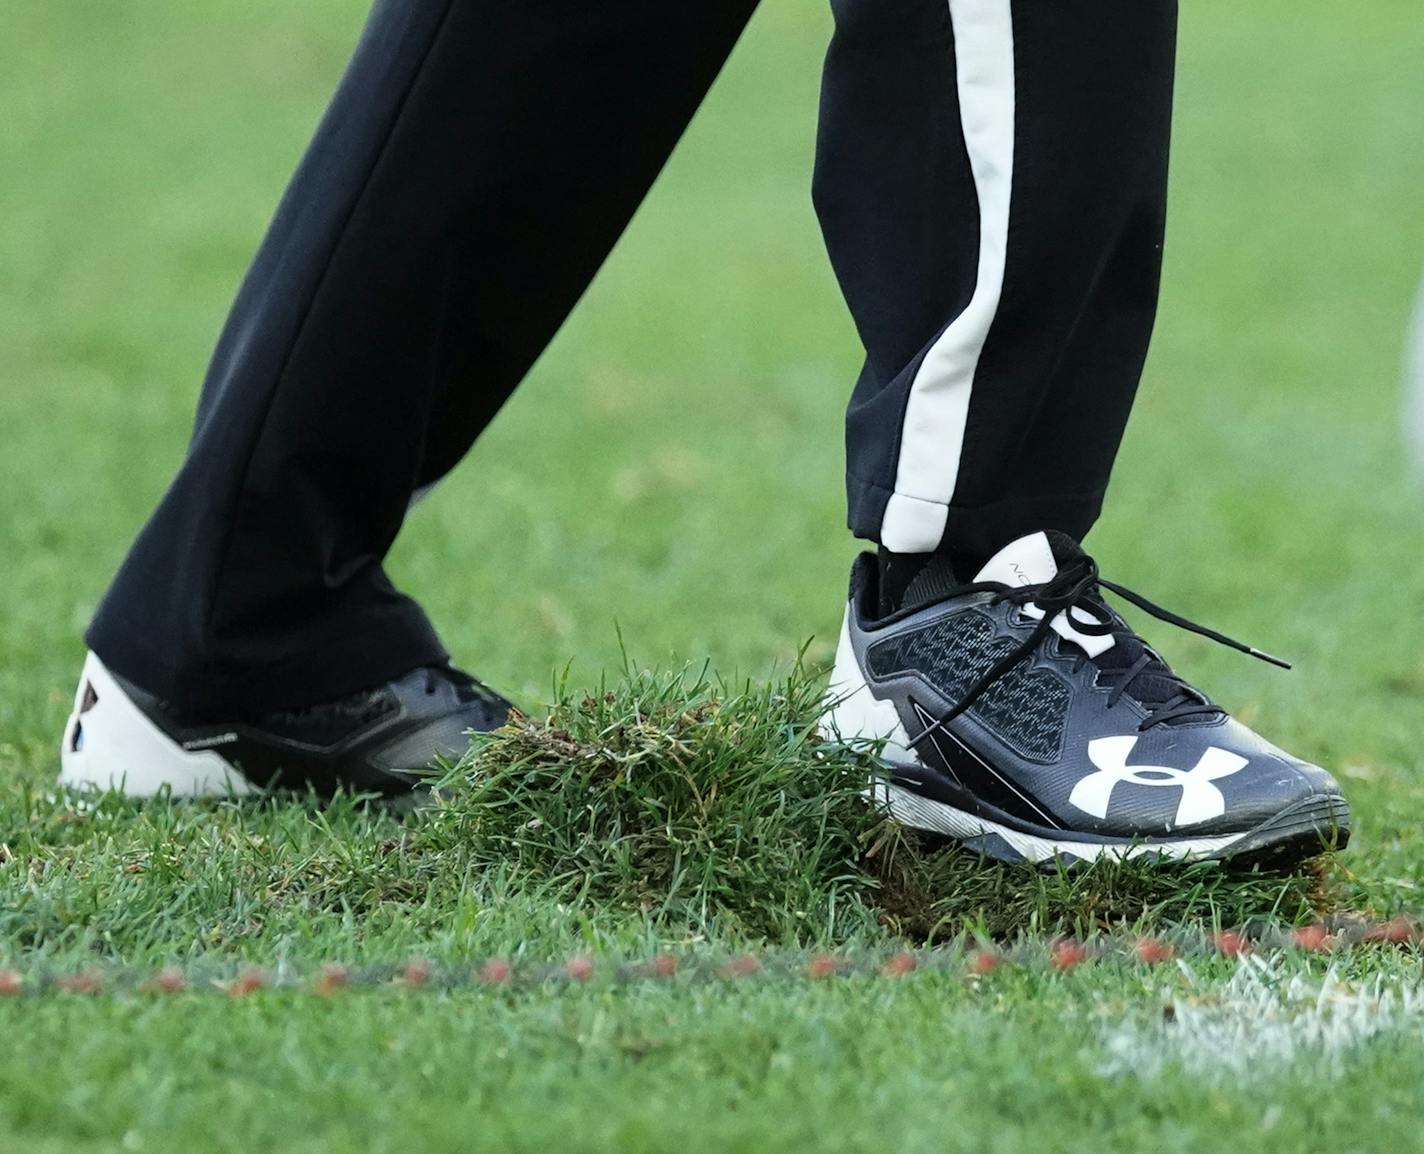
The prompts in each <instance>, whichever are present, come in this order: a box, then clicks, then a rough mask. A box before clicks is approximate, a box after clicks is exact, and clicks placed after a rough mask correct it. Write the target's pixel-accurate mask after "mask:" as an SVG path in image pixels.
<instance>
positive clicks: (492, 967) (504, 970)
mask: <svg viewBox="0 0 1424 1154" xmlns="http://www.w3.org/2000/svg"><path fill="white" fill-rule="evenodd" d="M511 973H513V971H512V970H511V969H510V966H509V963H508V962H506V961H505V960H504V959H503V958H490V960H489V961H487V962H486V963H485V964H484V965H483V966H481V967H480V971H479V974H478V975H477V976H478V978H479V980H480V981H482V982H488V983H490V985H493V986H498V985H500V984H501V983H503V982H507V981H509V978H510V975H511Z"/></svg>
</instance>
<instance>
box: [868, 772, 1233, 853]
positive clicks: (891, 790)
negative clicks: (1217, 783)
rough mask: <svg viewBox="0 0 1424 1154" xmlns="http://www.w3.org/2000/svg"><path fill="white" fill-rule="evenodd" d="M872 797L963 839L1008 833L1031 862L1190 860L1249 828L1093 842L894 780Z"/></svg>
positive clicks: (913, 822) (917, 824)
mask: <svg viewBox="0 0 1424 1154" xmlns="http://www.w3.org/2000/svg"><path fill="white" fill-rule="evenodd" d="M870 793H871V796H872V800H873V801H874V803H875V804H876V805H877V806H879V807H880V808H881V809H883V810H884V811H885V812H886V813H887V814H889V815H890V816H891V817H893V818H894V819H895V820H896V821H898V822H899V823H900V824H901V825H906V826H910V827H912V828H914V829H922V830H927V831H928V832H930V833H936V834H941V835H942V836H944V837H951V838H955V839H958V840H961V841H962V840H965V839H968V838H976V837H982V836H984V835H985V834H993V835H994V836H995V837H999V838H1002V839H1003V840H1004V842H1006V843H1007V844H1008V845H1009V846H1010V847H1011V848H1012V849H1013V851H1014V852H1015V853H1017V854H1018V855H1019V856H1020V857H1022V858H1023V859H1024V860H1025V861H1028V862H1034V863H1038V862H1046V861H1052V860H1053V859H1054V858H1058V857H1063V856H1066V855H1071V856H1072V857H1075V858H1079V859H1081V860H1084V861H1097V860H1099V859H1101V858H1111V859H1113V860H1116V861H1125V860H1127V859H1128V858H1135V857H1148V856H1151V857H1166V858H1171V859H1173V860H1174V861H1188V860H1192V859H1195V858H1205V857H1211V856H1213V855H1214V854H1218V853H1220V852H1221V851H1222V850H1224V849H1226V848H1227V847H1228V846H1230V845H1231V844H1233V843H1234V842H1237V841H1240V840H1241V839H1242V838H1243V837H1245V836H1246V835H1245V834H1244V833H1236V834H1228V835H1227V836H1225V837H1198V838H1183V839H1180V840H1176V841H1152V842H1144V841H1134V842H1093V841H1070V840H1066V839H1063V840H1060V839H1057V838H1046V837H1038V836H1037V835H1035V834H1031V833H1024V832H1022V831H1021V830H1016V829H1013V828H1011V827H1009V826H1006V825H1000V824H999V823H998V822H996V821H990V820H988V819H987V818H983V817H976V816H975V815H974V814H971V813H965V812H964V811H963V810H960V809H955V808H954V807H953V806H951V805H946V804H945V803H944V802H942V801H935V800H933V799H932V798H928V797H921V796H920V795H919V794H917V793H913V792H911V791H910V790H908V789H905V788H904V787H903V786H899V785H896V784H895V783H894V782H892V781H886V780H883V779H881V780H878V781H877V782H876V783H875V784H874V785H873V786H872V787H871V789H870Z"/></svg>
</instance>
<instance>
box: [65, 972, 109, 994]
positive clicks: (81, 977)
mask: <svg viewBox="0 0 1424 1154" xmlns="http://www.w3.org/2000/svg"><path fill="white" fill-rule="evenodd" d="M54 985H55V988H56V989H59V990H63V991H64V992H65V993H67V994H97V993H98V992H99V991H100V990H102V989H103V988H104V982H103V979H102V978H100V977H99V975H98V974H67V975H65V976H64V977H62V978H56V979H55V981H54Z"/></svg>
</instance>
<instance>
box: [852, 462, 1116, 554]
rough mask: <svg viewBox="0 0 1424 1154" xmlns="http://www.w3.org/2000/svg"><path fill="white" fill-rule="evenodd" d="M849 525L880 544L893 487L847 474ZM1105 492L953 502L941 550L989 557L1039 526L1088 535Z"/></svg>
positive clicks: (859, 534) (949, 509)
mask: <svg viewBox="0 0 1424 1154" xmlns="http://www.w3.org/2000/svg"><path fill="white" fill-rule="evenodd" d="M846 490H847V495H848V497H849V505H850V515H849V518H848V524H849V527H850V530H851V532H852V533H854V534H855V535H856V536H857V537H860V538H863V539H865V540H867V541H874V542H877V543H879V542H881V541H882V533H883V530H884V526H885V514H886V509H887V506H889V504H890V499H891V497H893V496H894V491H893V490H892V489H890V488H888V487H886V486H884V485H878V484H876V483H875V482H873V481H867V480H865V479H864V478H861V477H857V476H854V475H853V474H851V475H848V476H847V478H846ZM1103 494H1104V490H1101V489H1099V490H1094V491H1092V492H1087V493H1053V494H1045V495H1040V496H1034V497H1028V496H1024V497H1018V496H1015V497H1007V498H1005V499H1003V500H1001V501H993V502H990V503H988V504H985V505H974V506H962V505H950V506H949V507H948V508H947V509H946V516H945V523H944V533H943V535H942V537H941V538H940V541H939V548H942V549H944V548H948V549H955V550H958V551H962V552H964V553H967V554H969V555H971V556H990V555H992V554H994V553H997V552H998V551H999V550H1000V549H1002V548H1003V547H1004V546H1005V545H1007V544H1008V543H1009V542H1010V541H1014V540H1017V539H1018V538H1019V537H1022V536H1024V535H1026V534H1028V533H1035V532H1038V531H1039V530H1041V529H1059V530H1062V531H1063V532H1065V533H1068V534H1070V535H1071V536H1073V537H1075V538H1078V539H1081V538H1083V537H1085V536H1086V535H1087V533H1088V530H1089V529H1091V528H1092V526H1093V523H1094V522H1095V521H1096V520H1097V519H1098V514H1099V513H1101V512H1102V507H1103Z"/></svg>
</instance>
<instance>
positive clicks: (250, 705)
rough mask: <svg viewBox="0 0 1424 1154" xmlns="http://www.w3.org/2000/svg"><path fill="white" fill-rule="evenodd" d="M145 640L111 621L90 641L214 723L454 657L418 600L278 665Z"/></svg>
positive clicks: (333, 694)
mask: <svg viewBox="0 0 1424 1154" xmlns="http://www.w3.org/2000/svg"><path fill="white" fill-rule="evenodd" d="M141 638H142V633H141V632H140V631H135V630H133V629H123V630H120V629H119V628H118V627H116V625H115V623H114V621H113V619H112V616H110V615H106V616H105V617H104V618H103V619H102V620H98V621H96V622H95V623H94V624H93V625H92V626H90V629H89V632H88V634H87V636H86V641H87V642H88V645H89V647H90V648H91V649H92V650H93V651H94V652H95V653H97V654H98V655H99V658H100V660H102V661H103V662H104V664H105V665H106V666H108V667H109V668H110V669H112V670H113V671H114V672H116V673H118V674H119V675H120V676H121V677H124V678H125V679H127V680H129V681H132V682H133V683H134V684H135V685H138V686H141V687H142V688H144V689H146V690H148V691H149V692H150V693H154V694H156V695H157V696H158V697H160V698H161V699H163V700H164V701H165V702H166V703H168V704H169V705H170V706H172V708H173V710H174V711H175V713H177V714H178V715H180V716H183V717H185V718H195V719H197V718H201V719H204V720H214V721H236V720H241V719H244V718H249V719H250V718H257V717H261V716H262V715H264V714H268V713H274V712H277V711H280V710H287V709H304V708H307V707H309V706H313V705H321V704H325V703H327V702H330V701H336V700H339V699H340V698H343V697H348V696H350V695H351V694H353V693H359V692H361V691H362V690H366V689H373V688H375V687H377V686H379V685H384V684H385V683H386V682H388V681H392V680H394V679H395V678H397V677H400V676H403V675H404V674H406V673H409V672H410V671H411V670H412V669H418V668H420V667H421V666H425V665H443V664H445V663H446V662H448V661H449V659H450V655H449V653H448V652H447V651H446V649H445V647H444V646H443V645H442V644H441V642H440V639H439V637H438V636H437V635H436V633H435V630H434V628H433V627H432V626H431V624H430V622H429V620H428V619H427V618H426V616H425V614H424V612H423V611H422V610H421V609H420V607H419V606H418V605H416V604H415V603H414V602H409V603H407V604H404V605H401V606H398V607H395V608H394V609H393V610H392V609H388V610H386V611H385V612H383V613H382V614H380V615H379V616H378V617H375V618H374V619H368V620H367V621H365V622H357V623H355V624H354V626H351V627H350V628H349V629H347V630H346V631H345V632H343V634H342V635H341V636H339V637H336V638H327V639H315V640H314V641H313V643H312V644H311V645H310V646H308V647H304V648H303V649H302V650H301V651H300V652H297V653H293V654H290V655H285V656H283V657H281V658H278V659H276V660H270V661H260V660H254V661H253V662H251V663H246V662H239V661H235V660H232V659H224V660H222V661H220V662H212V663H207V664H203V663H197V664H187V663H183V662H182V661H181V660H180V659H179V658H178V657H177V656H176V655H175V654H173V653H160V652H156V651H154V650H152V649H150V648H149V647H148V646H147V645H146V644H145V642H144V641H143V640H142V639H141Z"/></svg>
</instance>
